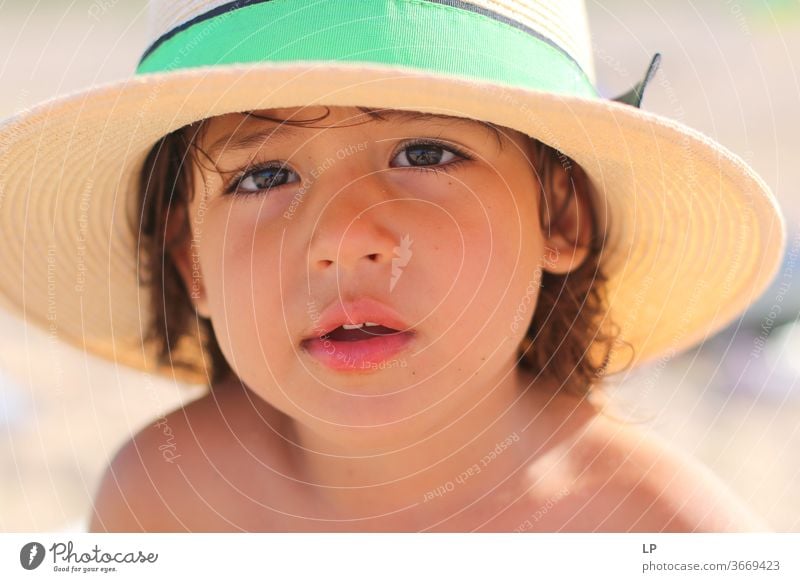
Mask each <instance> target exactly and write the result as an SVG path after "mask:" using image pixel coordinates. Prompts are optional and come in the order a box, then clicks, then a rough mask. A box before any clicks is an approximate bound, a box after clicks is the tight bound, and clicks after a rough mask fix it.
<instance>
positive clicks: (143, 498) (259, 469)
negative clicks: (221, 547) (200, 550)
mask: <svg viewBox="0 0 800 582" xmlns="http://www.w3.org/2000/svg"><path fill="white" fill-rule="evenodd" d="M250 397H251V395H250V394H249V393H246V392H245V391H244V390H243V389H239V390H237V389H231V388H230V387H223V388H222V389H217V388H215V389H214V391H213V392H212V391H209V392H208V393H207V394H206V395H205V396H203V397H201V398H199V399H198V400H195V401H194V402H191V403H190V404H188V405H186V406H184V407H182V408H179V409H177V410H175V411H173V412H171V413H170V414H167V415H166V416H164V417H161V418H157V419H155V420H154V421H152V422H151V423H150V424H148V425H147V426H146V427H144V428H143V429H142V430H140V431H139V432H138V433H137V434H136V435H135V436H133V437H132V438H131V439H130V440H129V441H128V442H127V443H125V444H124V445H123V446H122V447H121V448H120V450H119V451H118V452H117V454H116V455H115V456H114V458H113V460H112V461H111V463H110V464H109V466H108V468H107V469H106V472H105V474H104V476H103V478H102V480H101V483H100V486H99V488H98V491H97V494H96V496H95V502H94V508H93V515H92V519H91V524H90V531H128V532H139V531H198V530H200V531H230V530H232V531H237V530H240V529H243V528H247V527H251V526H252V523H249V522H247V520H248V519H256V517H258V518H259V519H263V517H264V516H256V513H257V511H256V510H257V509H258V507H256V508H253V507H244V506H243V501H242V499H243V498H244V499H245V500H247V499H254V498H256V496H258V495H262V494H264V492H268V491H270V490H274V482H275V478H274V471H273V469H274V468H275V467H279V466H280V463H281V457H280V452H281V449H280V447H279V446H278V445H277V444H275V443H276V442H277V441H278V439H275V438H269V437H270V436H271V435H273V430H274V429H273V427H274V426H275V425H276V424H279V423H280V418H279V416H278V415H277V413H276V412H275V411H274V409H273V410H272V411H270V410H267V409H265V408H264V407H259V405H258V403H257V402H255V401H253V400H251V399H250ZM264 467H267V468H268V469H264ZM244 522H247V523H244ZM259 523H261V522H259Z"/></svg>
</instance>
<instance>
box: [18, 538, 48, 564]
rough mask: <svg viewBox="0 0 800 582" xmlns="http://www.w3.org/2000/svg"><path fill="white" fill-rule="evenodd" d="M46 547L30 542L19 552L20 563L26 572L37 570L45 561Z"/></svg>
mask: <svg viewBox="0 0 800 582" xmlns="http://www.w3.org/2000/svg"><path fill="white" fill-rule="evenodd" d="M44 555H45V551H44V546H43V545H42V544H40V543H39V542H29V543H27V544H25V545H24V546H22V549H21V550H20V551H19V563H20V564H21V565H22V567H23V568H25V569H26V570H35V569H36V568H38V567H39V566H41V565H42V562H43V561H44Z"/></svg>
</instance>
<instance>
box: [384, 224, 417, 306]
mask: <svg viewBox="0 0 800 582" xmlns="http://www.w3.org/2000/svg"><path fill="white" fill-rule="evenodd" d="M413 242H414V241H413V240H411V237H409V236H408V235H407V234H406V235H403V238H402V239H400V246H399V247H394V248H393V249H392V252H393V253H394V254H395V255H397V256H396V257H393V258H392V280H391V281H390V282H389V293H391V292H392V290H393V289H394V286H395V285H396V284H397V280H398V279H400V275H402V274H403V267H405V266H406V265H408V261H410V260H411V255H412V254H413V253H412V252H411V245H412V244H413Z"/></svg>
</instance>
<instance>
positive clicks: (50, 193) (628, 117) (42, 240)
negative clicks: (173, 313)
mask: <svg viewBox="0 0 800 582" xmlns="http://www.w3.org/2000/svg"><path fill="white" fill-rule="evenodd" d="M312 104H320V105H329V106H336V105H341V106H356V105H359V106H367V107H377V108H389V109H408V110H415V111H422V112H427V113H440V114H446V115H453V116H462V117H469V118H474V119H479V120H483V121H489V122H492V123H495V124H498V125H503V126H506V127H510V128H512V129H516V130H518V131H521V132H523V133H526V134H528V135H530V136H533V137H535V138H537V139H539V140H540V141H542V142H545V143H547V144H549V145H551V146H553V147H555V148H557V149H558V150H560V151H561V152H563V153H564V154H566V155H567V156H569V157H570V158H572V159H573V160H575V162H577V163H578V164H580V165H581V167H582V168H583V169H584V170H585V171H586V173H587V175H588V176H589V178H590V180H591V182H592V185H593V189H594V190H595V192H596V194H597V195H598V201H597V202H598V210H599V211H600V212H601V215H602V216H603V217H604V221H607V222H608V224H609V225H610V230H609V238H608V241H607V243H608V244H607V246H606V248H605V250H604V262H605V265H606V271H607V273H608V274H609V277H610V279H609V282H608V286H607V297H608V302H609V307H610V310H609V317H610V318H611V320H612V321H614V322H615V323H616V324H617V325H618V326H619V333H620V336H619V337H620V339H621V340H624V342H626V343H628V344H630V345H631V346H632V347H633V352H632V353H631V352H630V351H629V350H628V349H627V348H625V347H624V344H623V343H620V348H619V349H615V350H614V351H613V352H612V354H611V361H610V362H609V364H608V366H607V372H609V373H613V372H615V371H618V370H620V369H622V368H623V367H625V366H626V365H635V364H639V363H642V362H645V361H648V360H652V359H653V358H656V357H658V356H663V355H664V354H670V355H674V354H675V353H677V352H679V351H681V350H683V349H685V348H687V347H689V346H691V345H693V344H695V343H697V342H698V341H700V340H702V339H703V338H705V337H707V336H709V335H710V334H712V333H714V332H715V331H717V330H719V329H720V328H722V327H723V326H725V325H726V324H728V323H730V322H731V320H732V319H734V318H735V317H736V316H737V315H738V314H740V313H741V312H742V311H743V310H744V309H745V308H746V307H747V306H748V305H749V304H750V303H752V302H753V301H754V300H755V299H756V298H757V297H758V295H760V293H761V292H762V291H763V290H764V289H765V287H766V286H767V285H768V284H769V283H770V281H771V280H772V278H773V277H774V275H775V273H776V271H777V269H778V266H779V263H780V259H781V256H782V252H783V247H784V245H785V238H786V234H785V225H784V222H783V218H782V215H781V213H780V211H779V209H778V206H777V203H776V201H775V199H774V197H773V195H772V194H771V192H770V191H769V188H768V187H767V186H766V184H765V183H764V182H763V181H762V180H761V179H760V178H759V177H758V176H757V175H756V174H755V173H754V172H753V171H752V170H751V169H750V168H749V167H748V166H747V164H746V163H744V162H743V161H742V160H741V159H739V158H738V157H736V156H735V155H733V154H731V153H730V152H728V151H727V150H726V149H724V148H723V147H722V146H720V145H719V144H717V143H715V142H713V141H712V140H710V139H709V138H707V137H706V136H704V135H702V134H700V133H698V132H697V131H694V130H692V129H690V128H688V127H686V126H684V125H682V124H680V123H677V122H675V121H672V120H669V119H666V118H663V117H660V116H657V115H654V114H651V113H648V112H645V111H642V110H639V109H637V108H635V107H631V106H628V105H623V104H619V103H615V102H612V101H608V100H603V99H595V98H584V97H570V96H562V95H556V94H552V93H546V92H541V91H535V90H531V89H521V88H516V87H510V86H503V85H498V84H491V83H487V82H478V81H471V80H469V79H465V78H462V77H454V76H452V77H448V76H433V75H430V74H425V73H422V72H420V71H418V70H414V69H407V68H402V67H391V66H377V65H368V64H365V65H353V64H336V65H334V64H331V63H330V62H296V63H281V64H262V65H247V66H227V67H210V68H204V69H192V70H185V71H177V72H172V73H163V74H152V75H143V76H139V77H135V78H132V79H130V80H126V81H122V82H118V83H113V84H108V85H105V86H102V87H97V88H93V89H90V90H87V91H84V92H81V93H77V94H73V95H70V96H66V97H63V98H59V99H55V100H52V101H49V102H47V103H44V104H42V105H40V106H38V107H36V108H35V109H33V110H30V111H27V112H24V113H21V114H19V115H17V116H15V117H12V118H10V119H8V120H6V121H5V122H4V123H3V124H2V125H0V153H2V155H1V156H0V209H1V210H0V216H1V217H2V218H0V220H2V226H1V227H0V237H2V244H1V245H0V269H2V272H3V273H4V276H3V277H2V278H0V296H3V298H4V302H5V303H6V304H7V305H8V306H9V307H10V308H11V309H12V310H14V311H16V312H17V313H19V314H20V315H21V316H22V317H23V318H24V319H25V320H27V321H29V322H32V323H35V324H36V325H39V326H41V327H43V328H45V329H49V330H51V331H52V332H53V333H55V334H57V336H58V337H59V339H62V340H64V341H67V342H69V343H72V344H74V345H76V346H79V347H80V348H82V349H86V350H88V351H90V352H93V353H95V354H98V355H100V356H102V357H104V358H108V359H111V360H113V361H116V362H118V363H122V364H125V365H127V366H131V367H134V368H138V369H142V370H148V371H153V372H157V373H160V374H168V375H174V376H175V377H177V378H179V379H183V380H186V381H190V382H205V381H206V380H207V379H206V378H205V377H200V376H197V375H195V374H191V373H186V372H185V371H180V370H173V369H163V368H159V367H158V366H157V364H156V360H155V358H154V354H153V351H152V346H149V345H147V344H146V343H145V342H144V341H143V339H142V337H143V334H144V331H145V330H146V329H147V326H148V322H149V303H148V293H147V290H146V289H145V288H143V287H141V286H140V284H139V280H138V276H137V256H138V252H137V240H136V233H135V230H134V229H132V228H131V225H130V220H131V216H132V213H133V214H134V215H135V212H136V202H137V201H136V200H135V199H136V196H135V195H134V193H135V192H136V181H137V178H138V172H139V170H140V168H141V165H142V163H143V161H144V158H145V156H146V154H147V152H148V151H149V150H150V149H151V148H152V146H153V145H154V144H155V143H156V142H157V141H158V140H159V139H160V138H161V137H162V136H164V135H165V134H167V133H169V132H171V131H173V130H175V129H178V128H180V127H183V126H184V125H187V124H189V123H192V122H195V121H198V120H201V119H205V118H209V117H213V116H216V115H222V114H225V113H231V112H237V111H246V110H254V109H268V108H275V107H295V106H302V105H312ZM184 349H186V350H187V353H185V354H182V357H183V358H187V357H188V358H190V359H193V360H194V361H199V360H200V354H199V353H192V350H195V351H197V346H196V344H195V345H187V346H185V347H184ZM631 358H632V359H631Z"/></svg>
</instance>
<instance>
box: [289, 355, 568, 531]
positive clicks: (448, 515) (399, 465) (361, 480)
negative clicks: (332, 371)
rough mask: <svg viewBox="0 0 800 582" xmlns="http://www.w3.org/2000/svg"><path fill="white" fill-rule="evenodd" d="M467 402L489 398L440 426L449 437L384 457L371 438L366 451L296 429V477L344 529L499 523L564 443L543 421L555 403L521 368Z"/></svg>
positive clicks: (439, 435)
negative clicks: (555, 445) (543, 459)
mask: <svg viewBox="0 0 800 582" xmlns="http://www.w3.org/2000/svg"><path fill="white" fill-rule="evenodd" d="M465 393H466V394H469V393H473V394H482V395H485V396H486V397H485V398H484V399H483V400H482V401H480V403H479V404H477V405H475V403H474V401H472V400H470V399H469V398H464V401H465V402H466V401H469V403H468V406H467V405H465V406H464V407H463V408H464V410H460V411H458V412H457V413H455V414H450V415H449V416H448V418H440V419H439V420H438V422H437V423H436V426H437V428H438V427H443V426H446V428H444V429H443V430H439V431H438V432H436V431H432V433H434V432H435V434H432V435H431V436H424V437H418V438H416V439H415V440H414V441H413V442H410V443H403V444H398V446H395V447H387V448H386V450H383V451H376V450H375V449H374V448H368V447H367V446H366V444H369V443H370V439H369V438H365V439H363V442H364V443H365V446H364V447H363V448H354V447H353V446H352V441H350V443H349V444H348V446H344V445H343V444H342V443H341V442H340V441H337V439H336V438H335V437H332V436H331V435H323V434H319V433H317V432H314V431H311V430H310V429H308V427H306V426H304V425H301V424H300V423H297V422H295V423H294V425H293V428H292V432H293V437H294V438H293V440H294V442H295V443H297V445H298V448H297V449H295V450H296V451H297V453H296V455H295V459H294V462H295V465H296V471H297V475H298V479H300V480H301V481H304V482H306V483H308V484H310V485H309V490H310V491H311V493H310V497H311V498H312V499H313V502H314V503H315V504H316V506H317V511H318V512H319V513H321V514H323V518H327V519H334V520H341V521H340V522H339V523H337V525H339V524H342V525H344V523H343V522H350V524H351V525H354V526H355V527H356V528H359V529H364V528H365V527H368V526H367V525H366V524H368V523H374V524H376V527H377V524H378V523H382V524H383V525H385V526H386V527H393V524H408V526H409V527H410V528H412V529H414V530H420V529H423V528H428V527H434V526H435V525H436V524H437V522H438V523H441V522H442V521H446V520H448V519H454V520H456V521H459V520H460V518H459V515H460V514H461V515H466V514H465V513H464V512H468V513H469V514H471V515H475V514H476V513H480V514H483V513H485V514H491V513H492V512H493V511H497V508H498V507H499V506H502V505H503V504H504V503H508V502H510V500H511V499H513V498H514V497H516V496H519V495H521V494H522V493H523V492H524V491H525V489H524V488H522V489H521V487H522V486H523V485H525V486H526V487H527V483H528V480H529V479H530V477H531V471H530V469H531V466H532V465H531V463H532V461H534V460H535V457H536V456H537V455H541V454H543V452H544V451H545V450H546V449H547V448H548V447H549V446H550V445H548V441H549V440H551V439H552V438H553V436H554V432H555V431H554V430H553V429H554V427H553V426H551V425H550V423H549V421H548V420H547V419H548V418H550V416H551V415H549V414H543V412H544V409H545V408H546V407H548V406H549V405H550V403H551V402H553V399H552V398H550V396H549V395H548V393H547V392H546V391H544V390H541V389H540V387H538V386H536V385H532V383H531V378H530V377H529V376H528V375H526V374H524V373H522V372H520V371H519V370H518V369H517V368H516V366H514V365H513V364H511V365H510V366H509V367H508V368H507V369H506V370H505V372H504V373H502V374H498V377H496V378H494V379H493V380H492V381H491V382H487V380H486V379H485V378H484V379H482V381H481V385H480V386H473V387H471V388H469V389H468V390H467V391H466V392H465ZM477 400H478V399H477V398H476V399H475V401H477ZM470 407H471V408H470ZM300 453H302V454H300Z"/></svg>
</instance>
